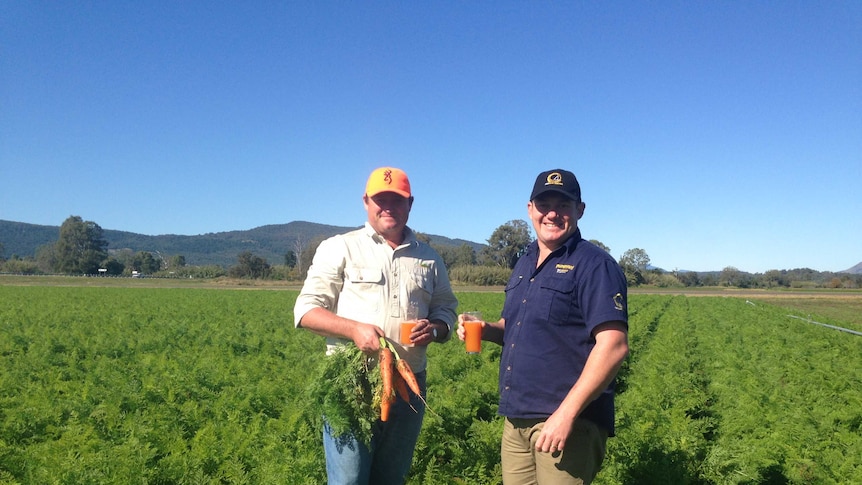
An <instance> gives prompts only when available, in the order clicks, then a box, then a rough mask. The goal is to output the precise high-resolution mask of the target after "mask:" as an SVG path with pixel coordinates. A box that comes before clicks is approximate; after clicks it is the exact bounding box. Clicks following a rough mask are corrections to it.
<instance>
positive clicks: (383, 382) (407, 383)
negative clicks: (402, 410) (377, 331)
mask: <svg viewBox="0 0 862 485" xmlns="http://www.w3.org/2000/svg"><path fill="white" fill-rule="evenodd" d="M378 365H379V366H380V420H381V421H388V420H389V411H390V409H391V408H392V404H393V403H394V402H395V396H396V395H397V396H398V397H400V398H401V399H402V400H403V401H404V402H406V403H408V404H409V403H410V392H409V391H412V392H413V394H416V395H417V396H419V398H420V399H422V393H421V391H420V389H419V382H418V381H417V380H416V375H415V374H413V369H411V368H410V364H408V363H407V361H406V360H404V359H402V358H401V356H400V355H398V351H397V350H395V347H394V346H393V345H392V342H390V341H388V340H386V338H384V337H380V351H379V355H378ZM408 388H409V391H408Z"/></svg>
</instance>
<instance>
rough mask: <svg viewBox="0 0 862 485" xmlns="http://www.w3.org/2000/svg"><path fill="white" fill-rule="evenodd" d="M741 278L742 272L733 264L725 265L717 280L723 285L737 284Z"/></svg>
mask: <svg viewBox="0 0 862 485" xmlns="http://www.w3.org/2000/svg"><path fill="white" fill-rule="evenodd" d="M741 279H742V272H741V271H739V270H738V269H736V268H734V267H733V266H726V267H725V268H724V269H722V270H721V274H720V275H719V276H718V282H719V283H721V284H722V285H724V286H739V282H740V280H741Z"/></svg>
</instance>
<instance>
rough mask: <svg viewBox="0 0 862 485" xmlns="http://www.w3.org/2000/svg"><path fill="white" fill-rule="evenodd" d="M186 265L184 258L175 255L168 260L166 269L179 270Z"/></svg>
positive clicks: (180, 255)
mask: <svg viewBox="0 0 862 485" xmlns="http://www.w3.org/2000/svg"><path fill="white" fill-rule="evenodd" d="M185 265H186V257H185V256H183V255H182V254H177V255H174V256H171V257H170V258H168V269H179V268H182V267H184V266H185Z"/></svg>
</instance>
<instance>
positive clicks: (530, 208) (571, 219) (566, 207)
mask: <svg viewBox="0 0 862 485" xmlns="http://www.w3.org/2000/svg"><path fill="white" fill-rule="evenodd" d="M584 207H585V205H584V203H583V202H577V201H574V200H572V199H570V198H568V197H566V196H564V195H562V194H555V193H553V192H550V193H546V194H542V195H540V196H538V197H536V198H535V199H533V200H532V201H530V202H529V203H528V204H527V212H528V213H529V215H530V220H531V221H533V229H534V230H535V231H536V237H537V239H538V240H539V244H541V245H544V246H545V247H547V248H549V249H551V250H552V251H553V250H554V249H557V248H558V247H560V246H561V245H562V244H563V243H564V242H566V239H568V238H569V236H571V235H572V234H574V233H575V231H576V230H577V229H578V219H580V218H581V216H583V215H584Z"/></svg>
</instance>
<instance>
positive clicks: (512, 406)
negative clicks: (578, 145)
mask: <svg viewBox="0 0 862 485" xmlns="http://www.w3.org/2000/svg"><path fill="white" fill-rule="evenodd" d="M538 257H539V250H538V243H536V242H535V241H534V242H533V243H532V244H531V245H530V246H529V247H528V248H527V252H526V254H524V255H523V256H522V257H521V258H520V259H519V260H518V262H517V263H516V264H515V268H514V270H513V271H512V276H511V278H510V279H509V282H508V284H507V285H506V301H505V303H504V305H503V314H502V317H503V318H504V319H505V321H506V327H505V331H504V332H503V354H502V357H501V359H500V407H499V409H498V413H499V414H500V415H502V416H506V417H509V418H525V419H534V418H547V417H549V416H550V415H551V414H553V412H554V411H556V409H557V408H558V407H559V405H560V403H562V401H563V399H564V398H565V397H566V395H567V394H568V393H569V391H570V390H571V389H572V386H573V385H574V384H575V381H577V380H578V377H579V376H580V375H581V372H582V371H583V369H584V365H585V364H586V362H587V357H588V356H589V354H590V352H591V351H592V349H593V347H594V346H595V344H596V340H595V338H593V335H592V332H593V330H594V329H595V328H596V326H598V325H600V324H602V323H605V322H610V321H620V322H623V323H625V324H626V325H628V309H627V306H626V298H627V291H626V278H625V275H624V274H623V272H622V270H621V269H620V267H619V265H618V264H617V262H616V261H615V260H614V259H613V258H612V257H611V255H609V254H608V253H607V252H605V251H604V250H603V249H601V248H599V247H598V246H596V245H595V244H593V243H591V242H589V241H586V240H584V239H582V238H581V233H580V230H578V231H576V232H575V233H574V234H572V236H571V237H570V238H569V239H568V240H567V241H566V242H565V243H564V244H563V246H561V247H559V248H557V250H555V251H554V252H552V253H551V254H550V255H549V256H548V257H547V259H546V260H545V261H544V262H543V263H542V266H540V267H538V268H537V267H536V264H537V262H538ZM579 417H583V418H586V419H589V420H591V421H593V422H594V423H596V424H597V425H599V426H601V427H603V428H605V429H607V430H608V433H609V435H610V436H613V435H614V383H613V382H612V383H611V385H610V386H608V388H607V389H605V391H604V392H603V393H602V394H601V396H600V397H599V398H598V399H596V400H595V401H593V402H592V403H590V404H589V405H588V406H587V408H586V409H585V410H584V411H583V412H582V413H581V414H580V415H579Z"/></svg>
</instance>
